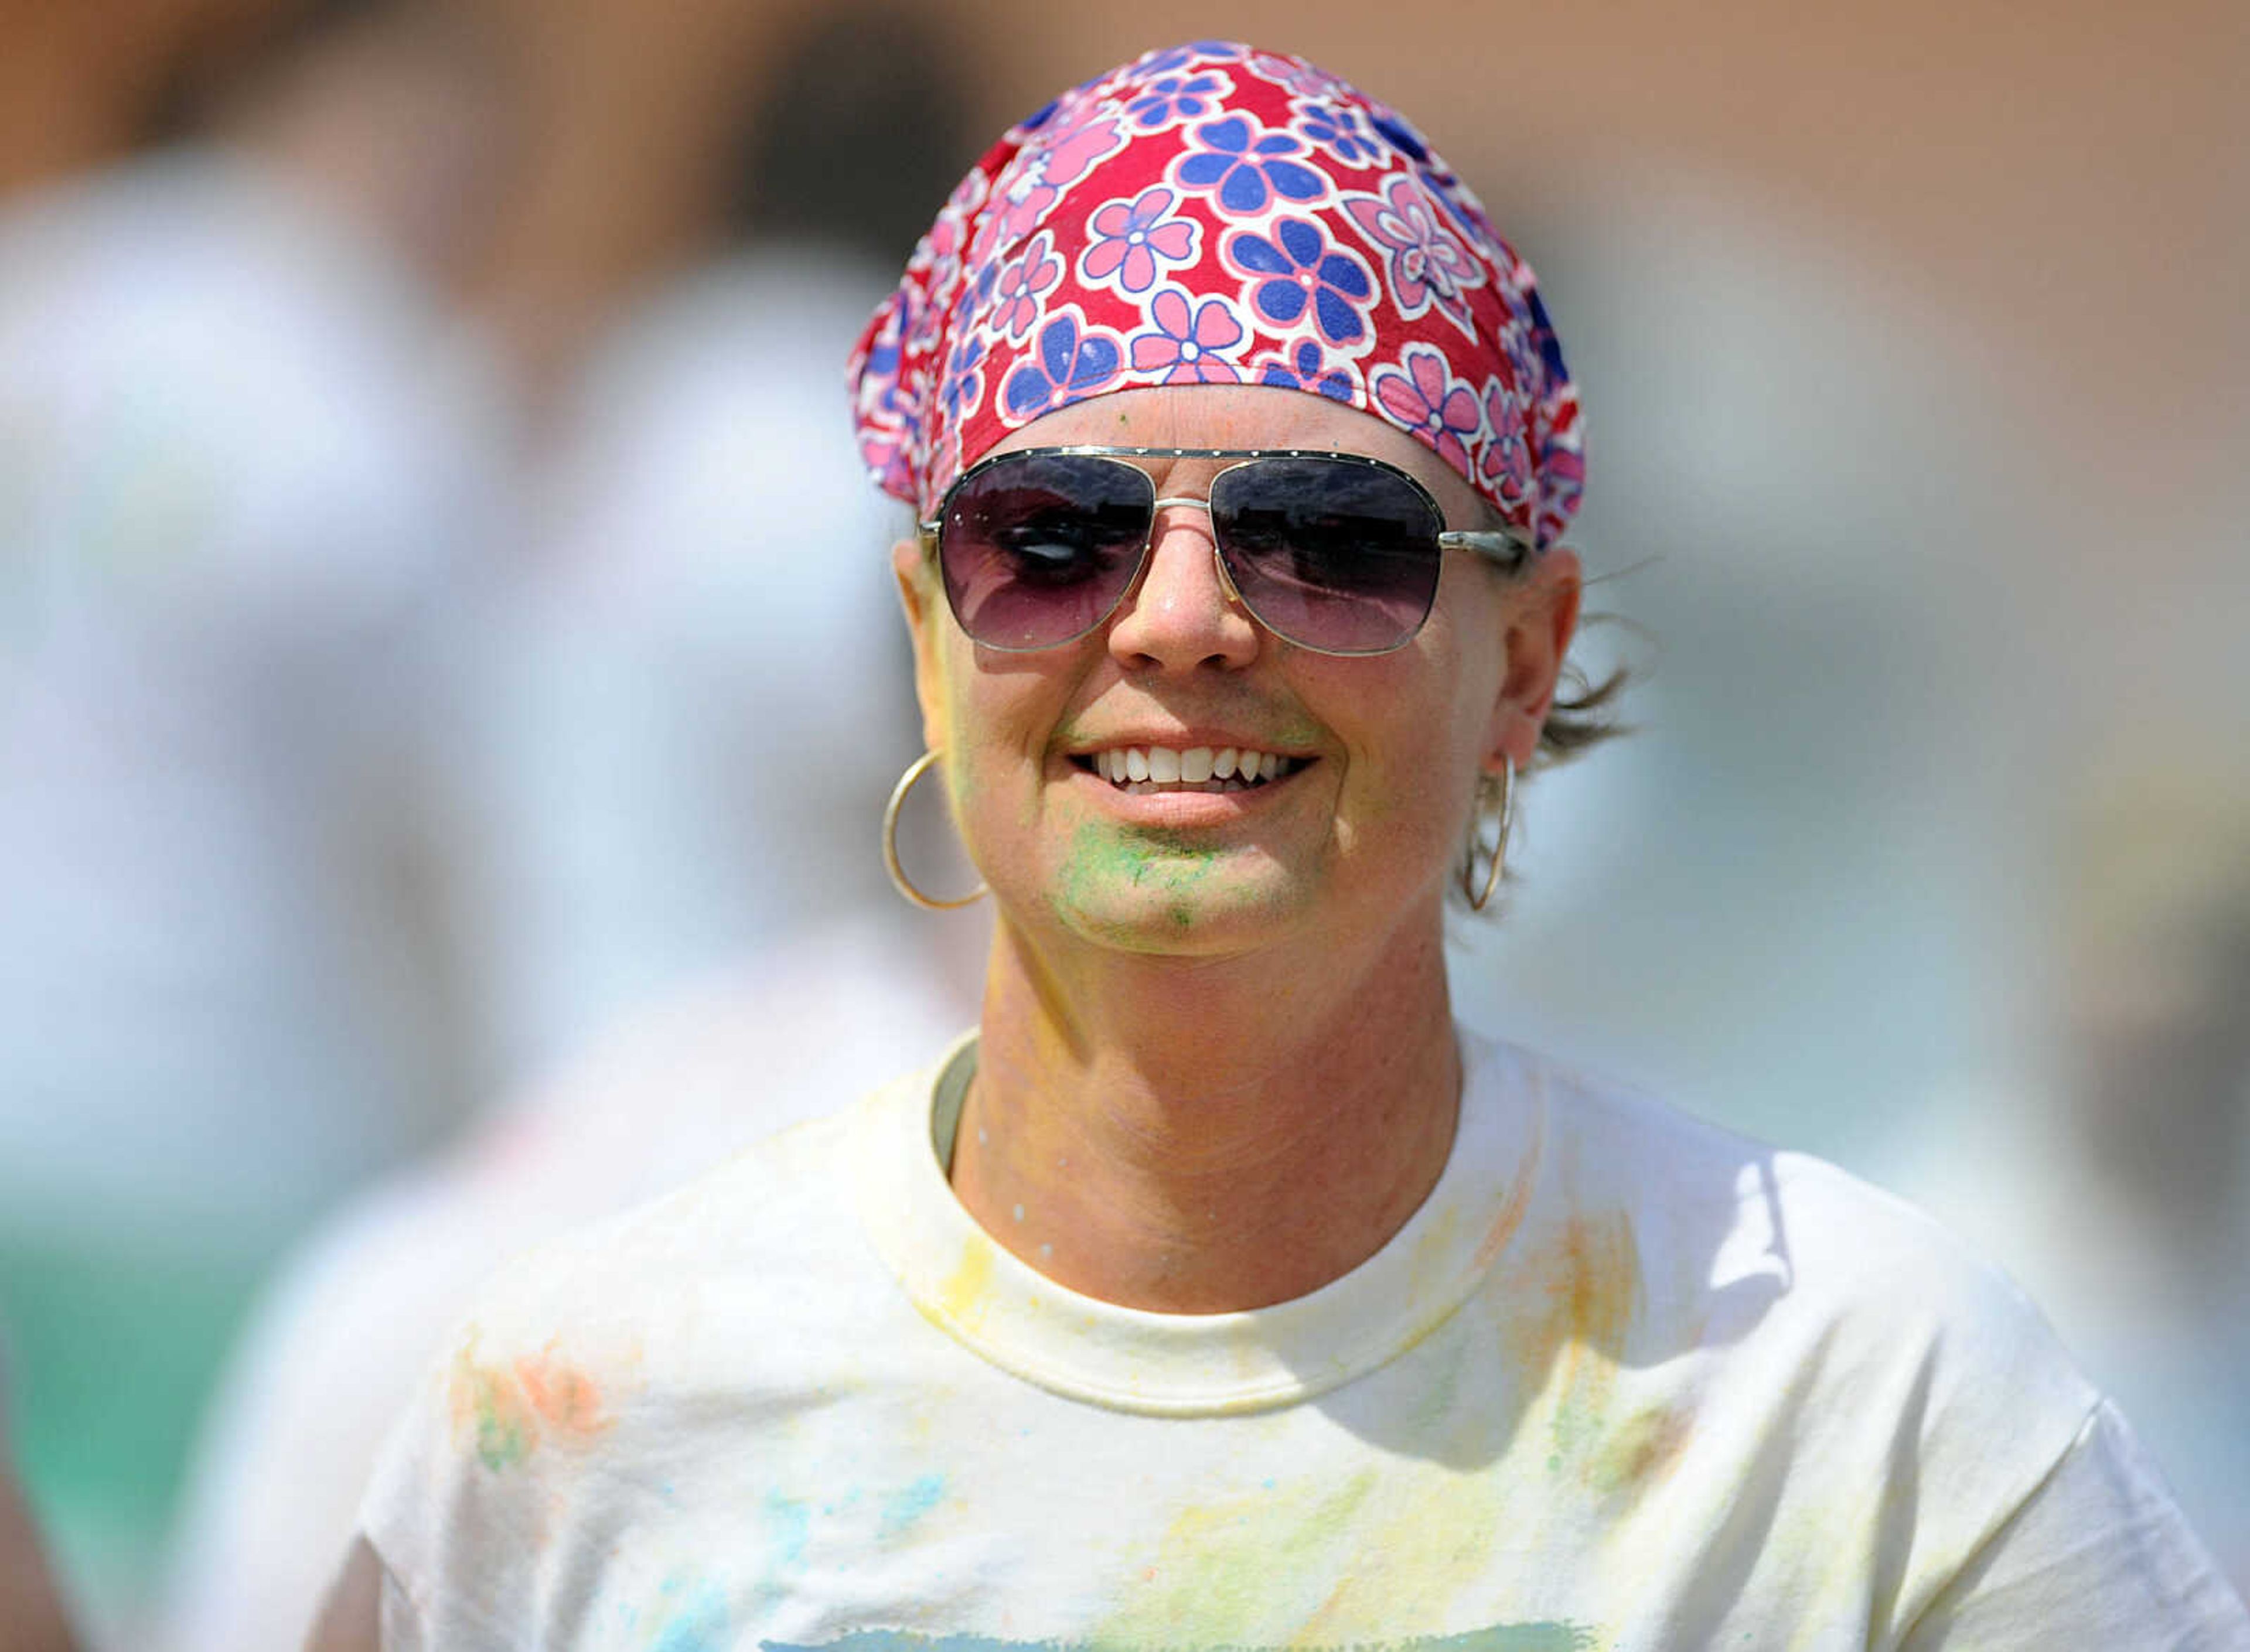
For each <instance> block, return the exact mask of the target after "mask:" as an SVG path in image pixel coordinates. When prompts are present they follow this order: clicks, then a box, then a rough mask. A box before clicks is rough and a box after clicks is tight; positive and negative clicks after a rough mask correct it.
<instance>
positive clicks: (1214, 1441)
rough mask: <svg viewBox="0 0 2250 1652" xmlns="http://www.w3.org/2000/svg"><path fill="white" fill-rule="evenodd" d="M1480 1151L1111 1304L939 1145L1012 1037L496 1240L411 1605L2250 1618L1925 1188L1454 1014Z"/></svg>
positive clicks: (2137, 1640) (1097, 1614) (1888, 1632)
mask: <svg viewBox="0 0 2250 1652" xmlns="http://www.w3.org/2000/svg"><path fill="white" fill-rule="evenodd" d="M1462 1050H1463V1056H1464V1064H1465V1070H1466V1077H1465V1082H1464V1089H1463V1096H1462V1106H1461V1114H1460V1128H1459V1132H1458V1134H1457V1137H1456V1140H1455V1144H1454V1149H1453V1154H1452V1156H1451V1159H1450V1160H1449V1161H1448V1164H1447V1167H1446V1171H1445V1174H1444V1175H1443V1176H1442V1178H1441V1179H1440V1180H1439V1184H1438V1186H1437V1187H1436V1188H1435V1189H1434V1190H1433V1191H1432V1194H1431V1195H1430V1197H1429V1199H1428V1200H1427V1201H1425V1204H1424V1206H1423V1208H1421V1209H1420V1210H1419V1211H1418V1212H1417V1213H1416V1214H1415V1215H1414V1217H1413V1218H1412V1219H1411V1221H1410V1222H1408V1223H1407V1224H1406V1226H1405V1228H1403V1229H1401V1230H1400V1231H1399V1232H1398V1234H1397V1235H1396V1236H1394V1237H1393V1238H1392V1239H1391V1242H1389V1243H1388V1244H1386V1245H1385V1246H1384V1248H1383V1249H1382V1250H1380V1251H1379V1252H1378V1253H1377V1255H1376V1256H1373V1257H1371V1258H1370V1260H1369V1261H1368V1262H1366V1263H1363V1265H1362V1266H1361V1267H1359V1268H1357V1269H1356V1270H1353V1271H1352V1272H1350V1273H1349V1274H1347V1275H1346V1276H1345V1277H1342V1278H1341V1279H1338V1280H1336V1281H1335V1282H1333V1283H1332V1284H1329V1285H1327V1286H1325V1287H1323V1288H1322V1289H1321V1290H1319V1291H1315V1292H1313V1293H1312V1294H1310V1295H1309V1296H1306V1297H1303V1298H1298V1299H1296V1300H1294V1301H1292V1302H1287V1303H1283V1304H1279V1305H1277V1306H1274V1307H1272V1308H1266V1309H1262V1310H1259V1311H1253V1312H1246V1313H1230V1314H1215V1315H1201V1316H1185V1315H1168V1314H1156V1313H1149V1312H1142V1311H1133V1310H1128V1309H1124V1308H1120V1307H1116V1306H1113V1305H1110V1304H1104V1303H1101V1302H1097V1301H1094V1300H1092V1299H1089V1298H1084V1297H1080V1296H1078V1295H1075V1294H1073V1292H1071V1291H1066V1290H1064V1289H1062V1288H1060V1287H1059V1286H1057V1285H1055V1284H1053V1283H1051V1282H1050V1281H1048V1280H1046V1278H1044V1277H1042V1276H1040V1275H1039V1273H1038V1272H1037V1271H1036V1270H1033V1269H1032V1268H1030V1267H1028V1266H1026V1265H1025V1264H1024V1263H1021V1262H1019V1261H1018V1260H1017V1259H1016V1258H1015V1257H1014V1256H1011V1254H1010V1253H1009V1252H1008V1251H1006V1250H1005V1249H1003V1248H1001V1247H1000V1246H999V1245H997V1244H996V1243H995V1242H993V1241H992V1240H991V1239H990V1237H988V1236H986V1235H985V1234H984V1232H983V1230H981V1229H979V1228H978V1227H977V1224H976V1223H975V1222H973V1221H972V1220H971V1219H970V1217H969V1216H968V1215H966V1213H965V1212H963V1210H962V1208H961V1207H960V1206H959V1204H958V1203H957V1202H956V1201H955V1200H954V1198H953V1196H952V1194H951V1191H950V1189H949V1187H948V1185H947V1182H946V1180H945V1174H944V1170H943V1166H942V1153H943V1151H944V1145H945V1143H946V1142H947V1140H948V1139H949V1132H950V1123H949V1120H950V1119H951V1118H954V1117H957V1107H958V1098H959V1096H960V1094H961V1093H962V1091H963V1089H965V1084H966V1077H967V1073H968V1071H969V1064H970V1062H972V1061H973V1058H974V1057H973V1046H970V1045H966V1044H964V1045H963V1046H962V1047H961V1048H960V1049H958V1050H956V1052H955V1054H954V1056H953V1057H950V1058H949V1061H948V1062H947V1063H945V1064H944V1065H942V1067H941V1068H940V1069H939V1070H937V1071H936V1072H935V1074H930V1073H925V1074H923V1075H921V1076H919V1077H916V1078H914V1079H909V1080H907V1081H903V1082H901V1083H899V1084H894V1085H891V1086H889V1087H888V1088H887V1089H885V1090H883V1091H879V1092H877V1093H876V1094H875V1095H874V1096H873V1097H872V1098H870V1099H869V1100H867V1101H866V1102H865V1103H863V1104H862V1105H859V1107H857V1108H856V1109H854V1110H852V1112H848V1113H846V1114H844V1115H840V1116H839V1117H837V1118H835V1119H827V1120H822V1121H818V1122H816V1123H813V1124H811V1125H804V1126H801V1127H799V1128H797V1129H796V1130H793V1131H791V1132H787V1133H785V1134H783V1135H782V1136H779V1137H776V1138H775V1139H773V1140H772V1141H771V1142H770V1143H768V1144H766V1145H764V1146H762V1147H760V1148H758V1149H756V1150H754V1151H753V1152H751V1153H748V1154H745V1155H744V1156H742V1157H741V1158H739V1159H737V1160H734V1161H733V1162H732V1163H730V1164H729V1165H728V1166H727V1167H724V1168H722V1169H721V1170H720V1171H718V1172H717V1173H715V1174H712V1175H710V1176H708V1177H707V1178H705V1179H704V1180H701V1181H699V1182H697V1183H695V1184H694V1186H692V1187H688V1188H687V1189H686V1190H684V1191H682V1192H680V1193H679V1194H673V1195H672V1196H670V1197H668V1198H666V1200H664V1201H660V1202H659V1203H657V1204H655V1205H652V1206H650V1207H647V1208H645V1209H643V1210H641V1211H638V1212H637V1213H634V1214H632V1215H627V1216H625V1217H622V1218H619V1219H618V1220H616V1221H613V1222H610V1223H607V1224H605V1225H604V1226H602V1227H599V1228H597V1229H591V1230H590V1231H588V1232H586V1233H584V1234H583V1235H581V1236H578V1237H576V1238H575V1239H573V1240H570V1241H567V1242H563V1243H561V1244H559V1245H557V1246H555V1247H552V1248H550V1249H547V1250H545V1251H543V1252H542V1253H539V1254H537V1255H536V1256H533V1257H531V1258H528V1259H527V1260H526V1261H525V1262H523V1263H521V1264H519V1265H518V1266H517V1267H515V1268H514V1270H511V1271H510V1272H508V1273H507V1274H505V1275H503V1276H502V1277H500V1280H498V1281H497V1282H496V1283H495V1284H494V1285H493V1288H491V1289H490V1290H489V1291H487V1293H486V1295H485V1297H484V1298H483V1300H482V1303H481V1305H480V1308H479V1309H478V1311H476V1313H475V1314H474V1316H473V1318H471V1320H470V1321H469V1323H468V1324H467V1325H466V1327H465V1329H464V1330H463V1331H462V1332H461V1333H460V1335H459V1339H458V1340H457V1342H456V1343H455V1345H454V1346H452V1348H451V1349H450V1350H449V1351H448V1352H447V1353H446V1354H445V1357H444V1359H442V1361H441V1363H440V1365H439V1366H438V1368H437V1369H436V1370H435V1371H434V1372H433V1373H432V1376H431V1380H430V1381H429V1382H428V1384H427V1386H426V1387H425V1389H424V1392H423V1394H422V1395H421V1397H420V1398H419V1400H418V1402H417V1404H416V1406H415V1408H413V1409H411V1411H410V1412H409V1414H408V1415H407V1416H406V1417H405V1418H404V1419H403V1420H402V1422H401V1425H400V1427H399V1429H398V1431H397V1433H396V1434H395V1435H394V1436H393V1439H392V1441H391V1443H390V1448H389V1450H388V1452H387V1454H386V1457H385V1461H384V1463H383V1467H382V1469H381V1470H379V1471H378V1473H377V1475H376V1481H375V1483H374V1485H373V1487H372V1489H371V1490H370V1492H369V1499H368V1501H367V1503H366V1504H365V1506H364V1509H363V1511H362V1529H363V1530H364V1532H366V1534H367V1535H368V1537H369V1539H370V1540H371V1541H372V1543H373V1544H374V1545H375V1547H376V1552H377V1553H378V1554H379V1555H380V1557H381V1558H382V1560H383V1565H384V1568H385V1572H386V1582H385V1591H384V1632H385V1643H386V1644H387V1645H390V1646H393V1647H404V1648H420V1647H445V1648H447V1649H459V1648H469V1647H482V1646H494V1647H497V1646H503V1645H505V1646H522V1645H534V1644H535V1645H538V1646H542V1647H564V1646H569V1647H584V1648H596V1647H618V1648H625V1647H632V1648H646V1647H652V1646H659V1647H665V1648H670V1649H683V1648H691V1647H692V1648H698V1649H706V1648H707V1649H720V1648H764V1649H769V1652H776V1649H783V1648H798V1647H838V1646H849V1647H851V1648H852V1649H853V1652H906V1649H917V1648H923V1647H928V1648H932V1649H936V1648H942V1649H946V1652H961V1649H973V1652H997V1649H1002V1648H1009V1647H1015V1646H1018V1645H1023V1646H1029V1645H1031V1644H1033V1643H1044V1644H1046V1645H1048V1646H1052V1647H1071V1648H1079V1647H1087V1648H1091V1647H1167V1648H1185V1647H1210V1648H1216V1647H1229V1648H1248V1647H1280V1646H1285V1645H1286V1646H1295V1647H1343V1646H1361V1647H1370V1646H1385V1647H1405V1646H1406V1645H1408V1644H1410V1643H1413V1644H1416V1645H1417V1646H1418V1652H1439V1649H1440V1648H1442V1649H1444V1652H1453V1649H1456V1648H1463V1649H1465V1648H1469V1647H1477V1648H1507V1649H1519V1652H1520V1649H1547V1648H1553V1649H1625V1648H1659V1647H1663V1648H1674V1647H1706V1646H1720V1645H1726V1646H1736V1645H1741V1646H1771V1645H1777V1644H1787V1645H1789V1646H1791V1647H1800V1648H1811V1647H1836V1648H1843V1647H1850V1648H1853V1649H1863V1648H1868V1647H1885V1648H1888V1647H1913V1648H1925V1647H1936V1646H1945V1647H1949V1648H1961V1647H1971V1646H1973V1647H1977V1648H1993V1647H2016V1646H2022V1647H2032V1646H2040V1647H2052V1646H2055V1645H2064V1644H2067V1645H2082V1646H2101V1647H2104V1648H2119V1647H2158V1646H2162V1647H2166V1648H2178V1647H2187V1646H2193V1647H2199V1648H2220V1647H2224V1648H2240V1647H2250V1618H2246V1617H2245V1615H2244V1614H2243V1612H2242V1608H2241V1607H2240V1603H2239V1602H2238V1601H2236V1600H2234V1598H2233V1595H2232V1593H2230V1592H2229V1591H2228V1589H2227V1587H2226V1585H2225V1584H2224V1583H2223V1582H2222V1581H2221V1580H2219V1577H2218V1575H2217V1573H2215V1571H2214V1570H2213V1569H2212V1566H2211V1564H2210V1562H2209V1560H2208V1559H2207V1557H2205V1554H2204V1553H2203V1552H2202V1550H2201V1549H2200V1547H2199V1546H2198V1545H2197V1543H2196V1541H2195V1539H2194V1538H2193V1536H2192V1535H2191V1533H2190V1532H2188V1531H2187V1530H2186V1528H2185V1527H2184V1525H2183V1524H2182V1522H2181V1521H2180V1519H2179V1518H2178V1514H2177V1512H2176V1511H2174V1510H2173V1508H2172V1506H2171V1503H2170V1500H2169V1499H2168V1497H2166V1496H2165V1495H2164V1492H2163V1490H2161V1489H2160V1487H2159V1486H2158V1484H2157V1481H2156V1478H2155V1476H2154V1474H2153V1472H2152V1470H2150V1467H2149V1466H2148V1464H2147V1463H2146V1462H2145V1461H2144V1460H2143V1457H2142V1456H2140V1454H2139V1451H2138V1448H2137V1447H2136V1444H2135V1442H2134V1441H2133V1439H2132V1436H2131V1435H2130V1434H2129V1432H2128V1431H2127V1429H2126V1428H2125V1427H2124V1424H2123V1423H2122V1421H2121V1420H2120V1419H2119V1418H2118V1417H2117V1416H2116V1415H2115V1413H2114V1411H2112V1410H2111V1409H2110V1408H2108V1407H2107V1406H2106V1405H2105V1404H2104V1402H2103V1401H2102V1398H2101V1396H2100V1395H2099V1394H2096V1393H2095V1392H2094V1391H2093V1390H2092V1389H2091V1388H2090V1387H2089V1386H2088V1384H2087V1383H2086V1381H2085V1380H2083V1379H2082V1378H2081V1376H2080V1375H2079V1374H2078V1373H2077V1372H2076V1371H2075V1370H2074V1369H2073V1367H2072V1366H2071V1365H2070V1363H2069V1362H2068V1360H2067V1359H2066V1358H2065V1357H2064V1355H2063V1354H2062V1353H2061V1351H2060V1349H2059V1348H2058V1347H2057V1346H2056V1345H2055V1343H2054V1341H2053V1338H2052V1337H2051V1335H2050V1334H2049V1333H2048V1332H2047V1331H2046V1327H2045V1326H2044V1325H2043V1324H2042V1323H2041V1322H2040V1320H2039V1317H2038V1315H2037V1314H2036V1312H2035V1311H2033V1309H2032V1308H2031V1307H2030V1305H2029V1304H2027V1303H2026V1301H2025V1300H2024V1299H2023V1298H2022V1297H2021V1296H2020V1295H2019V1293H2018V1292H2017V1291H2015V1290H2014V1289H2013V1288H2012V1287H2011V1286H2010V1285H2008V1284H2006V1283H2005V1281H2003V1280H2001V1279H2000V1278H1998V1277H1997V1276H1995V1275H1993V1274H1992V1273H1991V1272H1989V1271H1987V1270H1984V1269H1981V1268H1979V1267H1977V1266H1976V1265H1975V1264H1973V1263H1970V1262H1968V1261H1967V1260H1965V1259H1964V1257H1962V1256H1960V1255H1959V1254H1958V1252H1957V1250H1956V1249H1955V1248H1954V1247H1953V1246H1952V1244H1951V1243H1950V1242H1949V1241H1948V1240H1947V1239H1946V1238H1945V1237H1944V1236H1943V1234H1942V1233H1940V1232H1938V1231H1937V1230H1936V1229H1935V1228H1933V1227H1932V1226H1931V1225H1930V1224H1929V1222H1926V1221H1925V1220H1923V1219H1922V1218H1921V1217H1920V1216H1918V1215H1915V1213H1914V1212H1913V1211H1911V1210H1909V1209H1907V1208H1904V1207H1902V1206H1901V1205H1900V1204H1898V1203H1896V1202H1895V1201H1892V1200H1890V1199H1888V1198H1887V1197H1886V1196H1884V1195H1882V1194H1879V1193H1876V1192H1874V1191H1873V1190H1871V1189H1869V1188H1867V1187H1864V1186H1862V1185H1861V1184H1860V1183H1858V1182H1855V1181H1853V1180H1852V1179H1851V1178H1849V1177H1847V1176H1846V1175H1844V1174H1842V1173H1840V1172H1839V1171H1837V1170H1835V1169H1834V1168H1832V1167H1829V1166H1827V1165H1825V1164H1822V1163H1820V1162H1819V1161H1817V1160H1810V1159H1805V1158H1802V1157H1798V1156H1795V1155H1791V1154H1787V1153H1774V1152H1771V1151H1770V1150H1768V1149H1765V1148H1763V1147H1760V1146H1756V1145H1755V1144H1751V1143H1748V1142H1745V1141H1743V1140H1741V1139H1736V1138H1734V1137H1730V1136H1728V1135H1725V1134H1723V1133H1722V1132H1717V1131H1715V1130H1711V1129H1708V1128H1707V1127H1705V1126H1702V1125H1698V1124H1696V1123H1694V1122H1692V1121H1690V1120H1687V1119H1683V1118H1681V1116H1679V1115H1677V1114H1675V1113H1673V1112H1668V1111H1667V1110H1665V1109H1663V1108H1661V1107H1658V1106H1654V1105H1649V1104H1647V1103H1646V1102H1642V1101H1638V1100H1634V1099H1631V1098H1624V1097H1620V1096H1618V1095H1616V1094H1614V1093H1612V1092H1609V1091H1604V1090H1601V1089H1598V1088H1595V1087H1592V1086H1590V1085H1588V1084H1584V1082H1582V1081H1580V1080H1577V1079H1576V1078H1573V1077H1570V1076H1568V1075H1566V1074H1564V1073H1563V1072H1561V1071H1559V1070H1556V1069H1554V1068H1553V1067H1551V1066H1549V1065H1548V1064H1546V1063H1543V1062H1542V1061H1541V1060H1539V1059H1538V1058H1536V1057H1531V1056H1529V1055H1526V1054H1523V1053H1522V1052H1519V1051H1516V1050H1510V1049H1508V1048H1505V1047H1501V1046H1496V1045H1493V1044H1490V1043H1485V1042H1483V1041H1480V1040H1479V1039H1477V1038H1475V1037H1474V1036H1470V1035H1466V1034H1465V1035H1463V1037H1462Z"/></svg>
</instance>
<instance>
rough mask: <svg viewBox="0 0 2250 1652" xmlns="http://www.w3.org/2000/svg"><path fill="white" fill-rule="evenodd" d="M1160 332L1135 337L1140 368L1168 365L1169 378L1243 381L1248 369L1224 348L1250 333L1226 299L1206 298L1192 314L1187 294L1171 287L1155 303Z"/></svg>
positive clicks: (1166, 379) (1153, 312)
mask: <svg viewBox="0 0 2250 1652" xmlns="http://www.w3.org/2000/svg"><path fill="white" fill-rule="evenodd" d="M1149 320H1152V321H1154V322H1155V323H1156V331H1155V332H1154V333H1142V334H1139V335H1137V336H1136V337H1135V339H1134V340H1133V368H1134V370H1135V372H1140V373H1153V372H1155V371H1156V369H1157V368H1170V371H1169V372H1167V373H1166V374H1165V375H1164V376H1163V382H1164V383H1166V384H1239V383H1240V382H1241V380H1242V375H1241V374H1240V373H1239V372H1237V371H1236V370H1235V367H1234V363H1232V361H1225V360H1222V359H1221V358H1220V356H1219V355H1218V352H1219V351H1222V350H1230V349H1232V348H1234V347H1235V346H1237V345H1239V344H1240V343H1241V342H1242V341H1243V340H1244V338H1245V337H1246V336H1247V335H1246V334H1245V332H1244V331H1243V327H1242V323H1241V322H1240V321H1239V320H1237V319H1236V318H1235V315H1234V313H1233V311H1232V308H1231V307H1230V306H1228V304H1227V302H1226V300H1225V299H1204V301H1203V302H1202V303H1201V304H1200V305H1198V306H1197V307H1196V310H1195V313H1194V315H1193V317H1192V319H1191V317H1190V315H1189V313H1188V299H1187V294H1186V293H1183V292H1181V291H1180V290H1179V289H1178V288H1177V287H1166V288H1165V289H1164V290H1163V292H1162V293H1157V294H1156V299H1155V300H1154V301H1153V302H1152V303H1150V305H1149Z"/></svg>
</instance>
